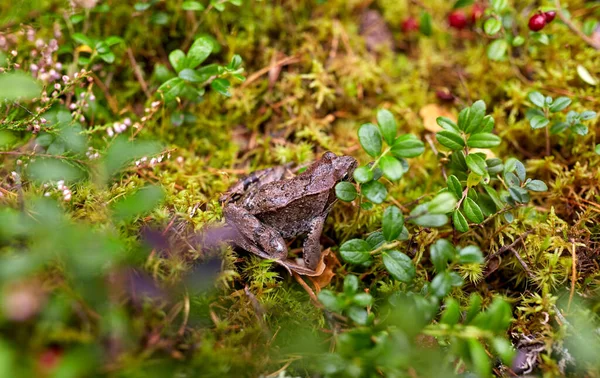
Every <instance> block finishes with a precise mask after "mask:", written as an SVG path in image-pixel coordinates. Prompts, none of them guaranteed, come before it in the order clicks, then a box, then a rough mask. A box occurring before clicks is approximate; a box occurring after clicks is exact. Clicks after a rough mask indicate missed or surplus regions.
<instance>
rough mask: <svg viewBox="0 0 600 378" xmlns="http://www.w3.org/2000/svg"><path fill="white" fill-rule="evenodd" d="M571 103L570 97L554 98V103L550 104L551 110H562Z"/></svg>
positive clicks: (553, 111) (554, 111)
mask: <svg viewBox="0 0 600 378" xmlns="http://www.w3.org/2000/svg"><path fill="white" fill-rule="evenodd" d="M569 105H571V99H570V98H568V97H559V98H557V99H556V100H554V102H552V105H550V111H551V112H552V113H556V112H560V111H561V110H563V109H565V108H566V107H567V106H569Z"/></svg>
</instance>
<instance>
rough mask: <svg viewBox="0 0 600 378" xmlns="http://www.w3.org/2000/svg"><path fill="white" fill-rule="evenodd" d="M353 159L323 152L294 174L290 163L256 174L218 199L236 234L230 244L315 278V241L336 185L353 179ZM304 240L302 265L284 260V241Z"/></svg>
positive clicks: (318, 255)
mask: <svg viewBox="0 0 600 378" xmlns="http://www.w3.org/2000/svg"><path fill="white" fill-rule="evenodd" d="M356 166H357V161H356V159H354V158H353V157H351V156H345V155H340V156H338V155H336V154H335V153H333V152H330V151H328V152H325V153H324V154H323V155H322V157H321V158H320V159H319V160H317V161H316V162H314V163H313V164H311V165H310V166H309V167H308V168H306V170H304V171H303V172H301V173H299V174H297V175H295V174H294V173H293V172H292V171H291V170H290V165H286V166H276V167H272V168H267V169H264V170H259V171H255V172H253V173H251V174H250V175H249V176H247V177H245V178H243V179H242V180H240V181H238V182H237V183H235V184H234V185H233V186H231V187H230V188H229V189H228V190H227V192H226V193H225V194H224V195H223V196H221V198H220V202H221V204H222V205H223V215H224V218H225V222H226V224H227V225H228V226H229V227H231V228H233V229H234V230H235V231H236V233H235V234H236V237H235V238H234V240H233V241H232V242H233V244H234V245H236V246H238V247H240V248H242V249H244V250H246V251H248V252H251V253H253V254H255V255H257V256H260V257H262V258H264V259H271V260H274V261H275V262H276V263H278V264H280V265H282V266H283V267H284V268H285V269H286V270H287V271H288V272H289V273H290V274H292V271H293V272H296V273H299V274H302V275H317V266H318V265H319V263H320V261H321V257H322V255H321V244H320V237H321V234H322V232H323V226H324V224H325V220H326V218H327V216H328V215H329V212H330V211H331V209H332V207H333V205H334V204H335V203H336V201H337V196H336V194H335V186H336V185H337V184H338V183H340V182H342V181H352V174H353V172H354V170H355V168H356ZM298 236H303V237H304V242H303V248H302V261H300V262H296V261H293V260H290V259H288V247H287V244H286V240H289V239H292V238H295V237H298Z"/></svg>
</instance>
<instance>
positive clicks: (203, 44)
mask: <svg viewBox="0 0 600 378" xmlns="http://www.w3.org/2000/svg"><path fill="white" fill-rule="evenodd" d="M213 44H214V43H213V41H212V40H211V39H209V38H207V37H200V38H198V39H196V40H195V41H194V43H193V44H192V46H191V47H190V48H189V50H188V52H187V53H184V52H183V51H181V50H174V51H172V52H171V53H170V54H169V62H170V63H171V66H172V67H173V69H174V70H175V73H176V74H177V77H172V78H170V79H168V80H166V81H165V82H164V83H163V84H162V85H161V86H160V87H159V88H158V92H159V93H161V95H162V97H163V99H164V101H165V102H166V103H167V104H169V105H174V104H176V102H175V99H177V98H182V99H184V100H188V101H192V102H199V101H201V100H202V96H204V93H205V91H206V87H207V86H209V85H210V87H211V88H212V89H213V90H215V91H216V92H218V93H220V94H222V95H223V96H227V97H229V96H231V94H230V93H229V87H230V86H231V83H230V81H229V80H228V79H229V78H234V79H237V80H239V81H244V80H245V78H244V76H242V73H243V72H244V69H243V68H242V58H241V57H240V56H239V55H234V56H233V57H232V58H231V61H230V62H229V64H227V65H225V66H222V65H218V64H208V65H204V66H201V67H199V66H200V65H201V64H202V63H203V62H204V61H205V60H206V59H207V58H208V56H209V55H210V53H211V52H212V50H213ZM169 76H172V75H169Z"/></svg>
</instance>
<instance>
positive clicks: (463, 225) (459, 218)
mask: <svg viewBox="0 0 600 378" xmlns="http://www.w3.org/2000/svg"><path fill="white" fill-rule="evenodd" d="M452 223H454V228H456V230H457V231H459V232H467V231H469V223H468V222H467V219H466V218H465V216H464V215H463V213H462V212H461V211H460V210H454V211H453V212H452Z"/></svg>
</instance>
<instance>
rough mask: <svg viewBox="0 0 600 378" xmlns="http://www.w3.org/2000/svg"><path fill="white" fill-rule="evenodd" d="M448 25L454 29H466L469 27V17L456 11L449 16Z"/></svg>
mask: <svg viewBox="0 0 600 378" xmlns="http://www.w3.org/2000/svg"><path fill="white" fill-rule="evenodd" d="M448 23H449V24H450V26H451V27H453V28H454V29H459V30H460V29H464V28H465V27H467V16H466V15H465V12H463V11H461V10H456V11H454V12H452V13H450V14H449V15H448Z"/></svg>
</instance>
